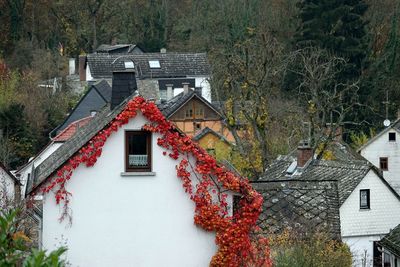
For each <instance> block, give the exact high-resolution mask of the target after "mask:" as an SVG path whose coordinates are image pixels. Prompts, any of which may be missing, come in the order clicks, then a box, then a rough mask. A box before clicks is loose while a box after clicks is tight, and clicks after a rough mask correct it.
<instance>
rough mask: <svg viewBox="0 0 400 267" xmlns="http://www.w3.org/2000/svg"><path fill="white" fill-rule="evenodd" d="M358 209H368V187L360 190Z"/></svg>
mask: <svg viewBox="0 0 400 267" xmlns="http://www.w3.org/2000/svg"><path fill="white" fill-rule="evenodd" d="M360 209H370V201H369V189H361V190H360Z"/></svg>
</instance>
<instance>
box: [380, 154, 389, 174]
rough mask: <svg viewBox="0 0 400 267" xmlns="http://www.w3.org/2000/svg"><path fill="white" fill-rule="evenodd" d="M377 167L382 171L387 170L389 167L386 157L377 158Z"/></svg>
mask: <svg viewBox="0 0 400 267" xmlns="http://www.w3.org/2000/svg"><path fill="white" fill-rule="evenodd" d="M379 167H380V168H381V170H382V171H387V170H388V169H389V160H388V158H387V157H382V158H379Z"/></svg>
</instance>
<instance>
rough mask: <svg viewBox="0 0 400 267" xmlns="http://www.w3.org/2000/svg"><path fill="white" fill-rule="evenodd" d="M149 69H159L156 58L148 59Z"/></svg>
mask: <svg viewBox="0 0 400 267" xmlns="http://www.w3.org/2000/svg"><path fill="white" fill-rule="evenodd" d="M149 66H150V69H159V68H161V65H160V61H158V60H149Z"/></svg>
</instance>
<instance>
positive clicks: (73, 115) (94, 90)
mask: <svg viewBox="0 0 400 267" xmlns="http://www.w3.org/2000/svg"><path fill="white" fill-rule="evenodd" d="M110 101H111V87H110V85H109V84H108V83H107V82H106V81H105V80H102V81H99V82H97V83H95V84H93V85H91V86H90V88H89V90H88V91H87V92H86V93H85V94H84V95H83V96H82V98H81V99H80V100H79V102H78V103H77V104H76V106H75V107H74V109H73V110H72V111H71V112H70V113H69V115H68V116H67V118H65V120H64V122H62V123H61V124H60V125H59V126H58V127H57V128H55V129H54V130H52V131H51V133H50V137H51V136H55V135H57V134H59V133H60V132H62V131H63V130H64V129H65V128H67V127H68V126H69V125H70V124H71V123H72V122H75V121H78V120H80V119H83V118H86V117H90V116H93V115H95V114H96V112H98V111H99V110H101V109H102V108H103V107H104V106H105V105H106V104H108V103H110Z"/></svg>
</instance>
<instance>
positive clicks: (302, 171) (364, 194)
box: [256, 146, 400, 266]
mask: <svg viewBox="0 0 400 267" xmlns="http://www.w3.org/2000/svg"><path fill="white" fill-rule="evenodd" d="M332 181H336V182H337V187H336V189H335V186H332V185H331V183H332ZM256 184H257V187H256V189H257V190H258V191H260V192H262V193H263V196H264V198H265V199H266V202H265V205H266V206H268V207H270V209H269V210H268V209H265V213H266V214H265V221H266V222H271V223H272V225H268V224H267V225H265V226H266V228H268V227H275V228H277V225H278V226H280V227H281V225H279V222H273V220H269V217H268V216H271V218H281V219H280V220H279V221H281V222H286V221H288V219H287V214H296V216H297V217H296V216H295V217H294V218H291V219H294V222H292V223H300V224H301V223H303V225H304V228H303V229H308V228H305V227H314V223H315V227H320V226H327V227H328V230H329V231H330V232H331V233H332V234H333V237H335V235H336V233H337V232H338V230H339V229H338V230H336V228H335V227H336V226H337V225H338V223H339V222H338V221H339V220H340V237H341V239H342V241H344V242H345V243H346V244H348V245H349V247H350V250H351V252H352V254H353V261H354V266H372V265H373V261H374V260H373V259H374V258H378V260H379V258H381V257H382V253H381V251H379V250H378V246H377V242H378V241H380V240H381V239H382V238H383V237H384V236H385V235H386V234H388V233H389V232H390V231H391V229H393V228H395V227H396V226H397V225H398V224H399V223H400V196H399V194H398V193H397V192H396V191H395V190H394V189H393V188H392V187H391V186H390V184H389V183H388V182H387V181H386V180H385V179H384V177H383V176H382V174H381V172H380V170H378V169H377V168H376V167H374V166H373V165H372V164H370V163H369V162H368V161H366V160H351V161H346V162H342V161H327V160H316V159H314V158H313V153H312V150H311V148H309V147H307V146H303V147H299V149H298V157H297V159H296V158H294V157H290V156H286V157H280V158H278V159H277V160H276V161H275V162H273V163H272V164H271V165H270V167H269V168H267V170H266V172H265V174H264V175H263V176H262V177H261V178H260V179H259V180H258V181H257V182H256ZM277 185H279V186H278V187H277ZM328 186H329V187H328ZM335 190H337V194H336V195H337V198H338V199H337V200H336V199H335V194H333V195H332V192H335ZM277 192H281V193H279V194H278V193H277ZM296 196H297V197H296ZM268 198H270V199H272V200H274V199H275V202H273V201H272V200H268ZM292 198H294V199H292ZM283 203H290V204H289V205H288V204H286V206H285V205H283ZM299 203H300V204H299ZM280 207H284V208H280ZM292 209H293V212H289V211H290V210H292ZM337 209H338V210H339V213H338V214H339V218H337V220H338V221H335V216H336V214H337V213H336V211H337ZM276 213H277V214H276ZM315 227H314V228H312V229H314V230H315V229H316V228H315ZM278 228H279V227H278ZM364 263H365V265H364ZM374 266H375V265H374ZM393 266H394V265H393Z"/></svg>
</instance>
